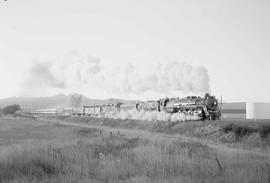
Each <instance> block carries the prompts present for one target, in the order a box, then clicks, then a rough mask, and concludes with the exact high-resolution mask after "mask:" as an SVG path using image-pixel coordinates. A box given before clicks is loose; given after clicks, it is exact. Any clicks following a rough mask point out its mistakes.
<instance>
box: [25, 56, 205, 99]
mask: <svg viewBox="0 0 270 183" xmlns="http://www.w3.org/2000/svg"><path fill="white" fill-rule="evenodd" d="M112 65H114V64H111V65H105V64H103V63H102V62H101V61H100V59H98V58H92V57H85V56H82V55H81V54H79V53H77V52H70V53H68V54H66V55H65V56H64V57H63V58H60V59H58V60H54V61H46V62H38V63H36V64H35V65H34V66H33V67H32V69H31V71H30V78H31V79H30V80H29V81H28V83H30V84H28V87H29V86H35V88H40V87H39V86H38V85H42V86H43V87H44V86H46V87H48V88H58V89H63V90H64V89H69V90H70V91H74V90H75V91H82V93H84V94H86V93H87V94H88V96H91V91H93V89H98V90H100V91H103V92H106V93H107V94H108V95H107V97H115V96H120V97H128V96H143V95H145V94H146V93H147V94H148V96H149V95H151V94H152V93H157V94H160V96H164V95H177V96H179V94H187V93H192V94H199V95H202V94H204V93H206V92H209V90H210V87H209V77H208V72H207V69H206V68H205V67H194V66H191V65H189V64H187V63H183V62H178V61H170V62H168V61H164V62H157V63H154V64H152V65H150V66H148V65H140V66H135V65H132V64H126V65H121V66H115V65H114V66H112Z"/></svg>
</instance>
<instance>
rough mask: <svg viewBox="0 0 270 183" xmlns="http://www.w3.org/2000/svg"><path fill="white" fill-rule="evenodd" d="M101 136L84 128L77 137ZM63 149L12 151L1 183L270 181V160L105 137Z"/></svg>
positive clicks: (0, 164) (0, 166)
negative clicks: (93, 134) (94, 134)
mask: <svg viewBox="0 0 270 183" xmlns="http://www.w3.org/2000/svg"><path fill="white" fill-rule="evenodd" d="M87 133H97V132H96V131H95V130H92V131H91V130H90V131H87V130H86V129H82V131H79V135H81V136H84V137H91V138H94V137H93V136H91V135H85V134H87ZM95 138H96V139H95V141H93V142H92V141H91V142H90V141H87V140H81V141H79V142H78V143H76V144H73V145H69V146H65V147H53V146H46V147H41V148H39V149H35V150H31V149H24V150H23V151H21V152H13V153H12V152H11V153H10V154H9V155H8V156H7V157H6V158H5V159H1V160H0V182H13V183H15V182H22V183H24V182H25V183H26V182H42V183H45V182H47V183H48V182H60V183H61V182H97V183H99V182H108V183H109V182H121V183H139V182H140V183H141V182H142V183H143V182H145V183H154V182H160V183H161V182H165V183H166V182H168V183H169V182H170V183H171V182H185V183H189V182H190V183H193V182H194V183H195V182H196V183H198V182H260V183H264V182H265V183H266V182H269V179H270V167H269V166H270V165H269V159H267V158H266V157H257V156H251V155H247V154H226V153H219V152H217V151H215V150H213V149H211V148H209V147H208V146H206V145H201V144H199V143H189V142H181V141H179V140H177V141H172V142H166V143H164V142H161V141H155V142H149V141H145V140H143V139H140V138H138V137H137V138H127V137H123V136H121V135H115V136H110V135H102V136H98V137H95Z"/></svg>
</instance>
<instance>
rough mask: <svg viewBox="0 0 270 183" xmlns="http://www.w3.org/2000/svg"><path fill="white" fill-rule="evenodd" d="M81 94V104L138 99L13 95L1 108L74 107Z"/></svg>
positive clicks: (234, 109)
mask: <svg viewBox="0 0 270 183" xmlns="http://www.w3.org/2000/svg"><path fill="white" fill-rule="evenodd" d="M74 95H75V96H79V98H81V101H80V105H103V104H107V103H116V102H121V103H124V104H127V105H135V103H136V100H124V99H115V98H110V99H106V100H102V99H91V98H88V97H86V96H84V95H80V94H70V95H64V94H59V95H54V96H49V97H32V98H28V97H11V98H5V99H0V108H2V107H4V106H7V105H12V104H19V105H20V106H21V107H22V108H24V109H41V108H63V107H72V104H71V102H70V100H71V98H72V96H74ZM222 112H223V113H245V112H246V103H245V102H226V103H223V104H222Z"/></svg>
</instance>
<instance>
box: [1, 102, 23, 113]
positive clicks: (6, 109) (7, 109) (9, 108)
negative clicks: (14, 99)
mask: <svg viewBox="0 0 270 183" xmlns="http://www.w3.org/2000/svg"><path fill="white" fill-rule="evenodd" d="M19 110H21V107H20V105H18V104H14V105H9V106H6V107H4V108H3V114H15V112H16V111H19Z"/></svg>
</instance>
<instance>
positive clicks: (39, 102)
mask: <svg viewBox="0 0 270 183" xmlns="http://www.w3.org/2000/svg"><path fill="white" fill-rule="evenodd" d="M72 95H76V96H80V97H81V102H80V103H81V105H102V104H107V103H116V102H121V103H124V104H135V103H136V101H135V100H124V99H106V100H102V99H90V98H88V97H86V96H84V95H80V94H71V95H64V94H59V95H54V96H49V97H31V98H30V97H10V98H5V99H0V108H1V107H4V106H7V105H12V104H19V105H20V106H21V107H22V108H24V109H39V108H63V107H71V103H70V100H71V96H72Z"/></svg>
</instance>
